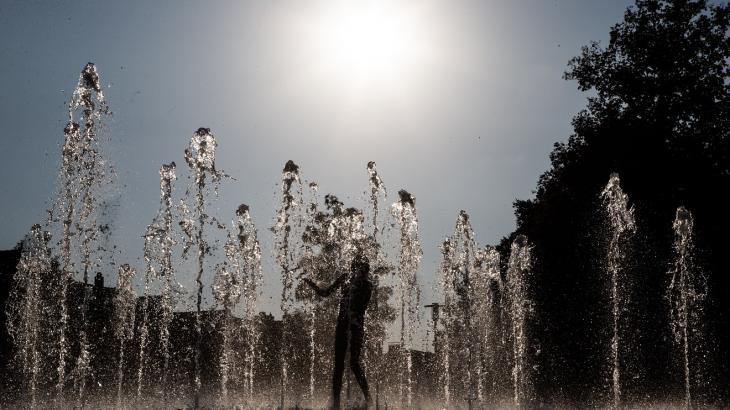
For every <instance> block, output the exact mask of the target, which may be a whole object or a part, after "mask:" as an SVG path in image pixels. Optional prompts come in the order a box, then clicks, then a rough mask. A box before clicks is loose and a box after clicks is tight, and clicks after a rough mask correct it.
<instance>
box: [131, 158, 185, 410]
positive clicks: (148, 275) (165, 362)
mask: <svg viewBox="0 0 730 410" xmlns="http://www.w3.org/2000/svg"><path fill="white" fill-rule="evenodd" d="M175 170H176V166H175V162H171V163H169V164H163V165H162V166H161V167H160V172H159V174H160V208H159V211H158V213H157V215H156V216H155V217H154V219H153V220H152V223H151V224H150V225H148V226H147V230H146V232H145V235H144V260H145V264H146V269H145V278H144V289H143V298H142V302H141V314H142V318H141V320H140V326H139V339H140V343H139V353H138V367H137V399H140V398H141V396H142V387H143V379H144V370H145V365H146V363H147V360H146V358H147V355H146V351H147V345H148V340H147V338H148V337H149V290H150V282H151V280H152V279H157V280H159V281H160V282H161V285H162V286H161V294H160V296H161V306H160V323H159V331H160V335H159V345H160V346H159V348H160V351H161V353H162V369H161V372H160V373H161V374H160V377H161V383H160V386H161V387H162V389H163V396H164V389H165V386H166V385H167V373H168V367H169V362H170V330H169V327H170V323H171V322H172V312H173V309H174V307H175V303H174V301H173V295H172V292H173V290H174V288H175V287H176V284H177V283H176V281H175V277H174V274H175V273H174V269H173V265H172V251H173V248H174V246H175V244H176V242H175V239H174V237H173V232H172V219H173V218H172V183H173V182H174V181H175V179H176V178H177V177H176V175H175ZM163 398H164V397H163Z"/></svg>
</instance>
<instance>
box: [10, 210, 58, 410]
mask: <svg viewBox="0 0 730 410" xmlns="http://www.w3.org/2000/svg"><path fill="white" fill-rule="evenodd" d="M50 239H51V238H50V234H49V233H48V232H46V231H44V230H43V228H42V227H41V226H40V225H38V224H36V225H33V228H32V229H31V231H30V233H29V234H28V236H27V237H26V238H25V240H24V241H23V252H22V254H21V257H20V261H19V262H18V267H17V271H16V273H15V282H14V284H13V288H12V289H11V290H10V296H9V300H8V308H7V315H8V333H9V334H10V336H11V337H12V339H13V342H14V344H15V345H16V346H17V353H16V358H15V361H16V365H17V366H18V367H19V368H20V371H21V374H22V375H23V376H24V378H25V380H24V381H25V384H26V385H27V387H26V388H27V390H28V393H29V395H30V407H31V408H35V407H36V402H37V389H38V386H37V382H38V377H39V373H40V371H41V363H40V360H41V352H40V351H39V350H40V349H41V340H40V339H39V337H40V336H41V325H42V321H43V317H42V316H43V315H44V314H45V313H46V312H45V309H47V308H48V306H47V303H46V301H45V300H44V298H42V297H41V281H42V278H43V275H47V274H48V273H49V272H50V271H51V263H52V261H51V250H50V248H49V247H48V242H49V241H50Z"/></svg>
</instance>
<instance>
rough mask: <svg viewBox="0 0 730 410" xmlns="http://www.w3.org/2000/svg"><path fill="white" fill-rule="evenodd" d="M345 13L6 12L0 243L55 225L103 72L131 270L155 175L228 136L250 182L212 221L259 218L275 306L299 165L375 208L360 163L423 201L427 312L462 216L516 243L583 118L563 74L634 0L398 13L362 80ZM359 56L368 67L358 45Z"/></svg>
mask: <svg viewBox="0 0 730 410" xmlns="http://www.w3.org/2000/svg"><path fill="white" fill-rule="evenodd" d="M361 3H362V2H361ZM342 4H345V6H342ZM347 4H348V3H346V2H339V6H338V7H339V8H333V4H332V3H328V2H322V1H302V0H296V1H294V0H292V1H264V0H261V1H255V2H254V1H245V2H244V1H230V2H217V1H199V2H189V1H170V2H149V1H89V2H83V1H68V2H63V1H61V2H56V1H53V2H51V1H47V2H35V1H8V0H1V1H0V89H1V90H2V92H1V93H0V121H2V124H3V127H2V135H1V136H0V175H1V176H2V179H1V181H2V182H0V192H1V193H2V202H0V215H2V225H1V226H2V229H1V230H0V248H10V247H12V246H13V245H14V244H15V243H16V242H17V241H18V240H19V239H20V238H21V237H22V236H23V235H24V234H25V233H26V232H27V231H28V230H29V228H30V226H31V225H32V224H33V223H35V222H38V221H41V220H42V219H43V218H44V215H45V214H44V211H45V209H47V207H48V203H49V201H51V200H52V198H53V195H54V189H55V188H54V184H55V178H56V173H57V169H58V160H59V156H60V152H59V150H60V146H59V144H60V143H61V142H62V138H63V132H62V130H63V126H64V124H65V121H66V108H65V104H66V103H67V101H68V99H69V96H70V93H69V91H70V90H72V89H73V87H74V86H75V84H76V81H77V80H78V73H79V71H80V70H81V68H83V66H84V64H85V63H86V62H87V61H92V62H94V63H96V64H97V67H98V70H99V73H100V75H101V78H102V82H103V84H104V85H105V86H106V88H105V90H104V92H105V94H106V96H107V100H108V101H109V105H110V107H111V109H112V111H113V113H114V115H113V118H112V119H111V121H110V122H109V131H110V134H111V138H112V143H111V145H110V146H109V150H108V152H109V154H110V157H111V158H112V160H113V162H114V163H115V165H116V167H117V170H118V172H119V183H120V193H121V200H120V204H119V205H120V206H119V210H118V214H117V218H116V220H115V238H116V240H117V241H118V243H119V246H120V249H122V252H123V253H124V255H123V256H122V257H120V258H119V259H122V260H120V262H123V261H129V262H131V263H132V264H135V265H137V266H138V268H140V269H141V267H142V263H141V262H140V256H141V253H142V241H141V239H140V236H141V235H142V233H143V232H144V229H145V226H146V225H147V224H148V223H149V222H150V220H151V219H152V217H153V216H154V215H155V213H156V211H157V208H158V203H159V202H158V201H159V177H158V174H157V172H158V169H159V166H160V164H161V163H163V162H169V161H171V160H174V161H176V162H177V163H178V167H179V169H181V170H182V168H184V161H183V159H182V152H183V149H184V148H185V147H186V146H187V144H188V142H189V139H190V136H191V135H192V133H193V132H194V131H195V130H196V129H197V128H198V127H201V126H204V127H209V128H211V130H212V132H213V134H214V135H215V136H216V137H217V138H218V141H219V150H218V166H219V168H222V169H224V170H225V171H226V172H227V173H228V174H230V175H232V176H234V177H235V178H236V181H232V182H225V183H224V184H223V186H222V189H221V197H220V199H219V200H218V201H217V202H216V204H215V208H216V209H217V212H218V213H219V215H220V216H221V217H222V218H223V219H224V220H228V219H229V218H230V216H232V213H233V210H234V209H235V208H236V206H237V205H238V204H239V203H242V202H244V203H248V204H249V205H250V206H251V209H252V211H251V212H252V216H253V218H254V220H255V222H256V223H257V225H258V227H259V231H260V235H261V239H262V241H263V243H264V248H265V252H267V255H266V261H265V268H266V274H267V276H266V279H265V280H266V282H267V284H266V289H267V296H271V295H277V294H278V293H279V291H278V289H279V288H280V286H279V281H280V279H279V276H278V275H277V274H275V273H272V269H271V256H270V255H271V246H270V243H271V240H272V238H271V234H270V232H268V230H267V228H269V227H270V226H271V225H272V224H273V217H274V211H275V208H276V201H277V196H278V188H277V184H278V182H279V179H280V172H281V169H282V167H283V164H284V163H285V162H286V160H288V159H293V160H294V161H295V162H297V163H298V164H299V165H300V166H301V169H302V173H303V175H304V177H305V178H307V179H308V180H313V181H317V182H318V183H319V184H320V187H321V188H320V189H321V193H322V194H324V193H330V192H331V193H335V194H337V195H338V196H339V197H340V198H341V199H344V201H345V203H346V204H347V205H350V206H363V205H364V203H363V201H362V199H361V198H362V192H363V191H364V190H365V189H366V188H367V179H366V178H367V174H366V171H365V165H366V163H367V161H369V160H374V161H376V162H377V164H378V169H379V171H380V173H381V175H382V177H383V179H384V181H385V183H386V186H387V187H388V189H389V191H390V193H391V195H390V198H389V201H393V200H394V199H395V198H394V193H395V192H396V191H397V190H398V189H400V188H405V189H407V190H408V191H410V192H412V193H413V194H414V195H415V196H416V198H417V206H418V212H419V218H420V235H421V239H422V243H423V248H424V258H423V263H422V269H421V272H420V273H419V274H420V278H421V283H422V287H423V289H424V299H425V301H427V302H428V301H430V300H429V299H433V295H432V292H431V290H430V289H431V287H432V286H433V278H434V272H435V269H436V267H437V266H438V262H439V255H440V254H439V251H438V248H437V247H438V244H439V243H440V241H441V240H442V238H443V237H444V236H446V235H449V234H450V233H451V231H452V230H453V226H454V222H455V220H456V216H457V213H458V211H459V210H460V209H464V210H466V211H467V212H468V213H469V214H470V215H471V217H472V224H473V227H474V229H475V231H476V235H477V240H478V242H479V243H481V244H485V243H495V242H497V241H498V240H499V239H500V238H501V237H502V236H504V235H507V234H509V233H510V231H512V230H513V228H514V217H513V211H512V202H513V201H514V200H515V198H529V197H530V196H531V195H532V193H531V192H532V190H533V189H534V187H535V184H536V182H537V178H538V176H539V175H540V174H541V173H542V172H544V171H545V170H546V169H547V167H548V153H549V152H550V150H551V148H552V145H553V143H554V142H556V141H563V140H566V139H567V137H568V136H569V135H570V132H571V127H570V120H571V117H572V116H573V115H574V114H575V113H576V112H577V111H578V110H579V109H581V108H582V107H583V106H584V105H585V95H582V94H581V93H579V92H578V91H577V89H576V85H575V83H572V82H566V81H564V80H562V78H561V76H562V73H563V72H564V70H565V67H566V63H567V62H568V60H569V59H570V58H571V57H572V56H575V55H577V54H578V53H579V51H580V47H581V46H582V45H585V44H588V43H589V42H590V41H591V40H599V41H602V42H604V43H605V42H606V40H607V37H608V30H609V27H610V26H611V25H612V24H614V23H616V22H618V21H619V20H621V17H622V15H623V11H624V9H625V7H626V5H627V4H628V2H626V1H613V0H612V1H605V0H590V1H589V0H573V1H563V0H552V1H547V0H546V1H538V0H533V1H517V0H509V1H507V0H505V1H490V0H480V1H431V0H422V1H402V2H398V1H390V2H386V3H384V4H385V6H384V7H383V9H382V13H384V14H383V16H385V17H384V18H386V19H388V18H390V17H389V16H391V15H392V16H396V18H395V19H392V20H388V21H390V22H395V23H393V24H395V25H397V26H399V27H400V24H401V22H403V27H405V28H404V29H403V32H402V33H400V32H398V31H396V32H395V34H393V32H391V31H387V34H388V36H391V37H392V38H386V39H381V41H384V44H387V45H390V44H391V41H392V42H393V43H392V44H396V45H397V47H395V48H393V50H394V55H390V56H386V57H382V56H381V55H380V54H378V53H375V55H374V56H375V58H379V59H381V60H382V61H370V62H369V63H368V62H367V61H364V62H363V65H361V66H360V67H359V69H354V70H353V69H349V68H347V67H343V66H341V65H338V64H340V62H339V60H337V58H335V57H334V56H332V55H329V54H328V53H329V52H330V51H331V49H332V47H331V45H332V43H331V42H330V41H331V40H334V41H335V43H336V42H337V41H341V40H342V36H340V34H339V32H337V31H336V30H335V31H331V30H330V31H328V30H329V29H330V28H332V27H339V26H338V21H339V22H340V23H342V21H344V22H345V25H347V24H349V19H350V18H351V17H352V16H347V15H345V14H337V13H340V12H339V11H338V12H333V11H332V10H340V9H341V8H343V7H344V8H347V7H348V6H347ZM333 19H334V20H335V21H333ZM390 29H392V27H390V28H389V30H390ZM374 32H375V34H373V35H378V34H377V33H383V32H385V31H379V30H378V29H377V28H376V29H374ZM323 33H324V34H323ZM401 35H403V36H404V38H406V40H407V41H401V40H403V39H400V38H396V37H399V36H401ZM345 41H347V38H345ZM339 46H340V47H341V46H342V44H339ZM344 46H345V48H350V49H351V50H352V51H353V52H354V53H356V56H358V58H360V57H362V54H357V53H358V51H357V46H358V44H353V45H352V47H350V45H349V44H345V45H344ZM396 54H397V55H396ZM403 56H405V57H403ZM366 57H367V56H366ZM368 64H370V65H368ZM389 64H391V65H389ZM184 186H185V180H184V178H182V179H180V180H178V184H177V188H178V189H179V190H183V189H184ZM178 194H179V192H178ZM107 277H108V278H109V280H111V279H112V276H111V275H108V276H107ZM277 304H278V303H267V304H265V306H264V307H265V308H271V309H274V310H275V307H274V306H275V305H277Z"/></svg>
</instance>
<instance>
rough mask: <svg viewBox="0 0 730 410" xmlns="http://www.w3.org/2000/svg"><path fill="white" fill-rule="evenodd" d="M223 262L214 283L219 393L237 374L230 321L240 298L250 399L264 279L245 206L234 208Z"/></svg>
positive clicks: (255, 238)
mask: <svg viewBox="0 0 730 410" xmlns="http://www.w3.org/2000/svg"><path fill="white" fill-rule="evenodd" d="M224 249H225V254H226V261H225V262H223V264H221V266H219V268H218V271H217V275H216V278H215V281H214V283H213V296H214V297H215V299H216V301H217V302H218V303H219V304H220V305H222V306H223V309H224V312H225V313H224V319H223V323H222V329H221V335H222V338H223V342H222V350H221V357H220V361H219V364H220V374H221V380H220V383H221V395H222V397H223V400H225V399H226V398H227V396H228V383H229V379H230V378H231V376H234V377H235V375H236V374H237V372H236V370H238V369H237V366H236V363H235V360H234V357H235V355H234V351H233V347H232V342H233V336H234V334H235V333H236V332H235V330H236V329H234V326H233V325H234V323H233V311H234V310H235V309H236V306H237V305H238V304H239V302H240V301H241V298H243V309H244V313H243V319H242V321H241V326H242V329H241V330H244V331H245V332H246V333H245V338H246V339H247V340H246V342H245V343H244V349H245V351H244V363H243V366H242V369H241V370H242V373H243V375H244V380H243V382H244V390H245V392H246V394H247V396H248V399H251V396H252V395H253V387H254V385H253V379H254V364H255V363H254V358H255V355H256V351H255V346H256V341H257V339H258V337H257V332H256V329H254V320H255V315H256V312H255V309H256V299H257V298H258V294H259V292H260V288H261V282H262V280H263V277H262V273H261V247H260V246H259V242H258V239H257V233H256V227H255V226H254V224H253V221H252V220H251V216H250V215H249V209H248V205H241V206H239V207H238V209H237V210H236V218H235V219H234V220H233V223H232V231H231V232H229V235H228V241H227V242H226V244H225V246H224Z"/></svg>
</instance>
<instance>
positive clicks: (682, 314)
mask: <svg viewBox="0 0 730 410" xmlns="http://www.w3.org/2000/svg"><path fill="white" fill-rule="evenodd" d="M672 227H673V228H674V252H675V255H676V259H675V260H674V263H673V265H672V267H671V269H670V271H669V274H670V275H671V281H670V283H669V287H668V289H667V299H668V300H669V304H670V319H671V320H670V325H671V329H672V334H673V335H674V340H675V342H676V343H677V344H678V345H679V346H681V352H682V359H683V365H684V390H685V396H684V403H685V406H686V407H687V408H688V409H689V408H692V380H691V379H692V377H691V375H692V368H691V366H692V363H691V361H690V358H691V357H692V355H693V354H696V353H697V352H695V351H694V350H695V346H694V342H697V341H698V340H701V338H702V333H701V329H700V324H699V323H698V321H699V320H700V318H701V316H702V301H703V300H704V298H705V296H706V295H707V282H706V281H705V278H704V276H703V275H702V274H701V273H700V272H697V271H696V269H695V266H694V261H693V256H694V255H693V254H694V245H693V228H694V221H693V218H692V214H691V213H690V211H688V210H687V209H686V208H685V207H683V206H680V207H679V208H677V213H676V217H675V219H674V223H673V225H672Z"/></svg>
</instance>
